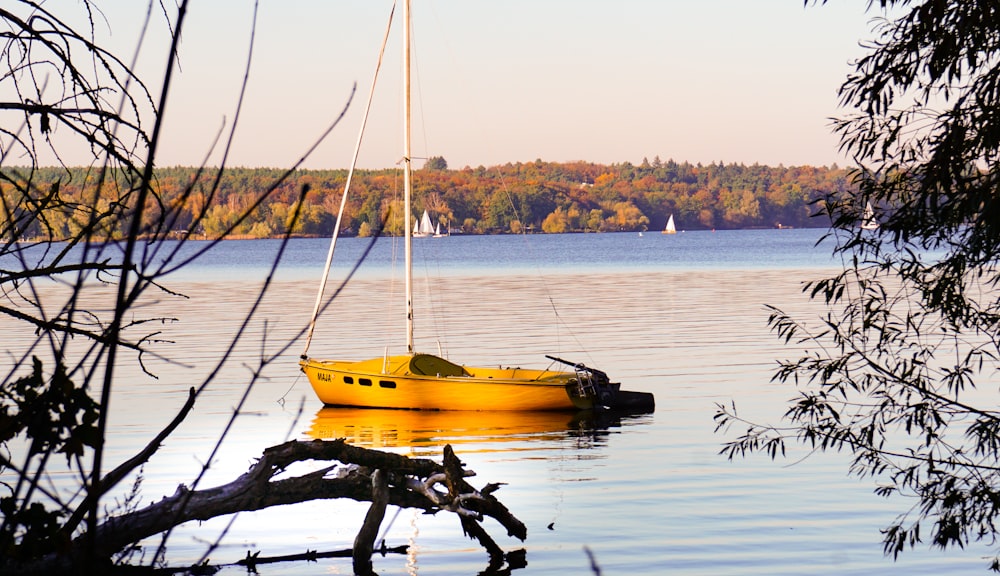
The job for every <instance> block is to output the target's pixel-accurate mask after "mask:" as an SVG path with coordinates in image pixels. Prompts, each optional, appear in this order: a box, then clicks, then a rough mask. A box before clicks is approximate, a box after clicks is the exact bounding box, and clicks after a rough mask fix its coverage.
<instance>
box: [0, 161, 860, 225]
mask: <svg viewBox="0 0 1000 576" xmlns="http://www.w3.org/2000/svg"><path fill="white" fill-rule="evenodd" d="M5 171H7V170H5ZM283 173H284V171H283V170H278V169H270V168H227V169H226V170H225V171H223V173H222V174H221V178H219V180H218V181H217V182H216V181H215V180H205V179H199V177H198V174H199V172H198V170H197V169H196V168H190V167H167V168H158V169H157V170H156V171H155V175H156V178H155V187H156V190H157V194H156V197H157V198H158V202H159V203H160V204H161V205H162V206H164V207H166V206H171V205H173V204H177V205H178V206H181V208H180V210H179V211H178V213H177V214H178V217H177V218H176V219H174V221H173V222H172V223H171V227H172V229H175V230H177V231H183V230H189V229H192V224H193V223H194V226H193V229H194V230H195V231H196V232H199V233H202V234H204V235H206V236H208V237H215V236H218V235H223V234H224V235H226V236H228V237H231V238H270V237H276V236H279V235H282V234H284V233H285V232H286V230H287V227H288V225H289V224H290V223H291V222H292V221H293V219H294V218H293V215H294V214H295V212H296V209H297V208H298V209H299V217H298V220H297V222H296V223H295V229H294V230H293V231H292V232H293V233H294V234H296V235H301V236H329V235H330V234H331V233H332V232H333V229H334V227H335V223H336V217H337V213H338V211H339V210H340V202H341V200H340V199H341V194H342V193H343V188H344V182H345V181H346V178H347V170H298V171H296V172H294V173H293V174H292V176H291V177H290V178H287V179H285V180H284V181H282V182H281V184H279V185H278V189H277V191H276V193H272V194H270V195H266V194H264V192H265V191H266V190H268V189H269V188H270V187H272V186H273V183H274V182H277V181H280V176H281V175H282V174H283ZM4 176H5V177H6V178H14V179H16V178H17V175H16V173H13V172H11V173H8V174H4ZM96 177H97V175H96V174H94V173H92V172H89V171H87V170H86V169H84V168H70V169H65V168H63V169H60V168H48V169H41V170H40V171H38V172H36V173H35V174H34V176H33V178H34V181H35V182H34V185H33V187H34V188H36V189H38V190H39V194H40V195H42V194H44V195H46V196H47V197H52V196H53V194H55V195H56V196H58V197H59V199H60V202H56V203H53V206H58V209H55V210H53V211H52V212H50V213H49V215H48V219H47V221H46V222H45V226H44V228H43V227H42V226H40V225H38V226H39V229H38V230H37V231H33V230H29V231H28V232H27V233H26V234H25V235H24V236H25V237H28V238H30V237H35V236H49V235H50V234H51V235H52V236H55V237H57V238H58V237H59V236H65V237H71V236H72V235H73V234H74V233H75V232H76V231H77V230H78V227H79V226H80V225H81V224H80V223H79V222H77V219H76V218H75V217H74V216H75V212H76V210H75V208H74V207H77V206H79V205H80V200H81V199H82V198H84V194H83V192H82V191H83V190H88V189H89V190H92V189H93V185H94V183H93V181H92V180H93V179H94V178H96ZM104 177H105V178H107V176H104ZM103 186H104V187H105V188H106V189H107V190H109V191H111V190H114V182H112V183H111V184H110V185H109V184H104V185H103ZM304 186H308V189H309V192H308V194H306V195H305V197H304V199H303V197H302V196H301V194H300V191H301V190H302V188H303V187H304ZM402 188H403V185H402V174H401V172H400V171H399V170H396V169H385V170H361V171H357V172H356V173H355V174H354V176H353V179H352V185H351V191H350V193H349V194H348V201H347V204H346V210H345V214H344V217H343V219H342V222H341V234H343V235H348V236H370V235H372V234H374V233H376V231H377V230H379V229H380V228H381V230H382V232H381V233H382V234H386V235H400V234H401V233H402V231H403V221H402V219H401V218H400V217H399V215H400V214H402V212H403V198H402ZM852 189H853V186H852V183H851V171H850V170H848V169H846V168H840V167H838V166H836V165H833V166H830V167H825V166H819V167H814V166H793V167H785V166H780V165H779V166H777V167H774V166H762V165H758V164H754V165H750V166H747V165H744V164H723V163H718V164H715V163H712V164H708V165H702V164H690V163H688V162H683V163H678V162H675V161H673V160H669V161H666V162H663V161H661V160H660V159H659V158H658V157H657V158H654V159H653V161H648V160H647V159H643V161H642V162H641V163H640V164H639V165H633V164H631V163H628V162H625V163H621V164H611V165H602V164H595V163H590V162H568V163H556V162H544V161H541V160H536V161H534V162H528V163H508V164H505V165H502V166H494V167H489V168H487V167H482V166H480V167H478V168H469V167H466V168H462V169H457V170H456V169H448V166H447V162H446V161H445V159H444V158H442V157H433V158H431V159H429V160H428V161H427V162H426V164H425V165H424V167H423V168H422V169H420V170H417V171H416V172H415V175H414V178H413V206H412V208H413V213H412V214H410V218H411V221H412V220H413V219H416V218H417V217H418V216H419V215H420V214H422V213H423V211H424V210H426V211H427V212H428V213H429V214H430V216H431V218H432V220H433V221H434V222H435V223H436V224H440V226H441V228H442V230H449V231H451V232H452V233H463V234H503V233H520V232H541V233H563V232H618V231H643V230H661V229H663V227H664V226H665V224H666V221H667V219H668V218H669V217H670V216H671V215H673V217H674V221H675V223H676V226H677V228H678V229H682V230H683V229H686V230H697V229H737V228H788V227H796V228H799V227H821V226H828V225H829V224H830V222H829V219H824V218H816V217H813V215H814V214H816V213H817V212H819V211H820V209H819V207H818V206H817V205H816V202H817V201H819V200H820V199H822V198H825V197H828V196H830V195H831V194H832V195H834V196H840V195H842V194H846V193H849V192H851V191H852ZM5 192H6V190H5ZM114 196H115V194H113V193H110V192H109V193H107V194H102V195H101V198H100V199H99V200H98V202H109V203H110V202H114V199H113V198H114ZM265 196H266V198H264V200H263V202H261V204H260V206H258V207H257V208H256V209H255V210H253V211H252V212H251V214H250V216H249V217H248V218H245V219H244V220H243V221H242V222H238V223H236V224H235V226H234V223H235V222H236V221H237V219H238V218H239V217H240V216H241V215H242V214H243V213H244V212H245V211H246V210H247V208H248V207H250V206H253V204H254V202H256V201H257V199H258V198H262V197H265ZM300 202H301V205H299V204H298V203H300ZM155 212H156V211H154V212H153V214H154V215H155ZM230 228H232V230H229V229H230ZM105 234H106V235H107V236H108V237H111V238H121V237H123V235H124V231H122V230H116V229H109V230H106V231H105ZM49 237H51V236H49Z"/></svg>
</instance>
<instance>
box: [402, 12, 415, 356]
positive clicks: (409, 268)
mask: <svg viewBox="0 0 1000 576" xmlns="http://www.w3.org/2000/svg"><path fill="white" fill-rule="evenodd" d="M403 126H404V128H403V214H404V215H405V218H404V220H405V221H406V226H405V230H404V236H405V237H406V240H405V241H404V243H403V244H404V246H405V248H404V250H405V252H406V258H405V260H406V352H407V353H408V354H411V355H412V354H413V352H414V351H413V232H412V230H410V214H411V213H412V212H411V210H410V191H411V186H410V178H411V176H410V0H403Z"/></svg>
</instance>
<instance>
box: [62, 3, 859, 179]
mask: <svg viewBox="0 0 1000 576" xmlns="http://www.w3.org/2000/svg"><path fill="white" fill-rule="evenodd" d="M59 4H65V5H67V6H68V7H71V8H72V7H73V6H77V3H76V2H74V1H73V0H50V2H48V3H47V4H46V5H47V6H48V7H49V8H50V9H53V10H55V9H56V7H57V6H58V5H59ZM167 4H171V2H170V1H169V0H168V1H167ZM392 4H393V3H392V0H280V1H279V0H260V2H259V5H258V14H257V28H256V31H255V33H254V43H253V53H252V60H251V67H250V70H249V83H248V86H247V95H246V97H245V100H244V105H243V108H242V110H241V112H240V116H239V122H238V124H237V126H236V133H235V137H234V139H233V145H232V148H231V150H230V152H229V156H228V159H227V164H228V165H230V166H245V167H269V168H281V167H289V166H292V165H294V164H295V163H296V162H298V161H299V160H300V159H301V158H303V156H304V155H305V154H306V153H307V152H308V151H309V148H310V147H311V146H312V144H313V143H314V142H316V140H317V139H318V138H319V137H320V136H321V134H322V133H323V132H324V131H325V130H326V128H327V127H328V126H329V125H331V123H332V122H333V121H334V120H335V119H336V118H337V117H338V115H340V113H341V112H342V110H343V109H344V107H345V106H347V105H348V101H349V98H350V96H351V92H352V88H354V87H356V93H355V96H354V99H353V101H350V105H349V106H348V108H347V113H346V115H345V116H344V117H343V118H342V120H341V121H340V122H339V124H338V125H337V126H336V127H335V129H334V130H333V132H332V133H331V134H330V135H329V136H328V137H327V139H326V140H325V141H324V142H323V143H322V144H321V145H320V146H319V147H318V148H317V149H316V150H315V151H313V152H312V153H311V154H310V155H309V156H308V157H307V158H305V160H304V161H303V162H302V167H304V168H311V169H322V168H345V167H347V166H348V165H349V163H350V159H351V156H352V153H353V149H354V145H355V142H356V140H357V137H358V130H359V127H360V123H361V113H362V110H363V108H364V103H365V100H366V99H367V94H368V91H369V88H370V85H371V80H372V75H373V72H374V69H375V62H376V58H377V55H378V49H379V45H380V44H381V41H382V37H383V35H384V32H385V28H386V24H387V21H388V18H389V13H390V9H391V7H392ZM100 5H101V6H102V7H103V9H104V15H105V17H106V22H104V23H102V24H101V26H100V27H99V28H100V29H101V30H104V31H106V32H109V33H110V36H109V37H108V39H107V41H108V42H109V43H110V45H111V47H112V48H113V49H115V50H119V51H121V52H123V53H125V54H128V55H131V53H132V51H133V50H134V47H135V44H136V39H137V38H138V31H139V30H140V24H141V22H142V17H143V15H144V13H145V9H146V3H145V2H141V1H138V0H105V1H102V2H101V3H100ZM866 5H867V2H866V1H865V0H838V1H835V2H831V3H829V4H828V5H823V6H814V5H810V6H804V5H803V2H802V0H753V1H749V0H614V1H612V0H492V1H489V2H487V1H485V0H414V1H413V18H414V41H415V48H414V58H415V65H414V87H413V99H414V104H413V107H414V108H413V118H414V120H413V123H414V136H413V154H414V157H415V158H417V159H418V160H417V161H416V164H415V165H416V166H417V167H419V166H421V165H422V162H421V161H420V160H419V159H421V158H428V157H430V156H442V157H444V158H445V160H446V161H447V162H448V165H449V167H450V168H462V167H465V166H471V167H477V166H493V165H497V164H505V163H508V162H531V161H534V160H536V159H541V160H543V161H551V162H571V161H587V162H595V163H604V164H611V163H620V162H632V163H635V164H638V163H639V162H641V161H642V160H643V159H644V158H645V159H649V160H650V161H652V160H653V159H654V158H655V157H659V158H660V159H662V160H664V161H665V160H668V159H673V160H676V161H678V162H683V161H688V162H692V163H703V164H707V163H712V162H724V163H744V164H753V163H759V164H766V165H772V166H776V165H778V164H783V165H785V166H793V165H815V166H818V165H831V164H834V163H838V164H840V165H844V164H847V163H849V162H848V160H847V159H846V158H844V157H843V156H842V155H841V154H840V153H839V152H838V149H837V137H836V136H835V135H834V134H833V133H832V131H831V127H830V118H831V117H834V116H837V115H845V114H846V113H847V111H846V110H843V109H839V108H838V98H837V88H838V87H839V86H840V84H841V83H842V82H843V80H844V78H845V77H846V75H847V74H848V72H849V71H850V70H851V67H850V64H851V62H852V61H853V60H855V59H857V58H858V57H860V56H861V55H862V54H863V50H862V48H861V47H860V42H861V41H863V40H865V39H868V38H870V37H871V25H872V23H871V18H872V15H871V14H866V12H865V8H866ZM253 10H254V3H253V1H252V0H193V1H192V2H191V5H190V11H189V13H188V15H187V19H186V21H185V23H184V33H183V41H182V44H181V46H180V66H179V68H178V70H177V73H176V76H175V79H174V85H173V89H172V90H171V93H170V96H169V100H168V102H167V105H166V108H165V113H166V120H167V121H166V125H165V128H164V133H163V140H162V145H161V147H160V149H159V152H158V156H157V164H158V165H160V166H178V165H179V166H195V165H199V164H201V163H202V162H203V161H206V159H207V162H208V163H209V164H211V165H217V164H218V163H219V162H220V161H221V159H222V156H221V150H222V147H221V145H220V144H215V147H214V148H213V141H214V140H215V138H216V136H217V134H219V133H220V130H226V129H229V128H230V127H232V125H233V119H234V116H235V111H236V105H237V102H238V99H239V95H240V83H241V81H242V79H243V76H244V74H245V72H246V63H247V59H248V50H249V49H250V46H251V31H252V17H253ZM400 13H401V8H398V9H397V10H396V18H397V22H395V23H394V26H393V33H394V34H393V37H392V39H391V40H390V43H389V45H388V47H387V53H386V56H385V61H384V63H383V68H382V72H381V76H380V78H379V83H378V87H377V94H378V96H377V97H376V99H375V101H374V104H373V108H372V112H371V119H370V120H369V128H368V130H367V131H366V133H365V141H364V144H363V146H362V149H361V153H360V155H359V161H358V165H359V167H361V168H387V167H391V166H394V165H396V163H397V161H398V160H399V158H401V156H402V136H401V127H400V122H401V103H400V98H401V97H400V90H399V86H400V81H399V78H400V76H401V72H400V70H401V68H400V54H399V53H400V50H401V48H400V39H399V31H400V30H401V26H400V25H399V22H398V18H399V16H400ZM152 29H153V32H152V33H151V34H150V35H149V36H148V37H147V41H146V43H145V44H143V47H142V50H141V51H140V56H139V64H138V69H139V70H140V72H141V73H142V74H144V75H145V77H147V78H152V79H155V80H156V81H153V82H150V84H151V85H152V86H153V87H154V88H155V87H156V84H157V82H158V81H159V80H158V79H159V78H160V77H161V76H162V71H163V66H164V64H165V61H166V54H167V48H168V42H167V41H168V37H167V35H166V34H165V32H164V30H165V24H164V21H163V17H162V15H159V16H158V17H154V21H153V23H152ZM126 59H127V58H126Z"/></svg>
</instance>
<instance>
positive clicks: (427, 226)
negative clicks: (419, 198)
mask: <svg viewBox="0 0 1000 576" xmlns="http://www.w3.org/2000/svg"><path fill="white" fill-rule="evenodd" d="M433 235H434V224H432V223H431V217H430V214H428V213H427V210H424V215H423V216H421V217H420V223H419V224H417V226H416V227H415V228H414V229H413V237H414V238H427V237H428V236H433Z"/></svg>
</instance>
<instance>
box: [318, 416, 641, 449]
mask: <svg viewBox="0 0 1000 576" xmlns="http://www.w3.org/2000/svg"><path fill="white" fill-rule="evenodd" d="M627 418H630V416H628V415H620V414H614V413H602V412H593V411H582V412H577V413H572V412H558V411H552V412H546V411H530V412H516V411H508V410H502V411H427V410H382V409H377V408H339V407H323V408H321V409H320V410H319V411H318V412H317V413H316V416H315V418H313V421H312V425H311V426H310V427H309V429H308V430H307V431H306V433H307V434H308V435H309V436H310V437H312V438H318V439H323V440H332V439H334V438H345V439H346V440H347V442H348V443H351V444H354V445H357V446H361V447H363V448H375V449H380V450H381V449H387V450H392V451H395V450H396V449H403V450H405V451H406V452H407V453H409V454H420V455H435V454H437V455H439V454H440V453H441V450H442V449H443V448H444V446H445V445H446V444H451V446H452V447H453V448H454V449H455V450H456V451H457V452H466V453H476V452H517V451H525V450H539V449H544V448H551V447H553V446H554V445H562V446H565V444H567V443H569V444H570V445H571V446H574V447H576V448H591V447H596V446H601V445H604V444H605V443H606V442H607V437H608V436H609V435H610V434H611V433H612V429H614V428H618V427H619V426H621V425H622V421H623V419H627Z"/></svg>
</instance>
